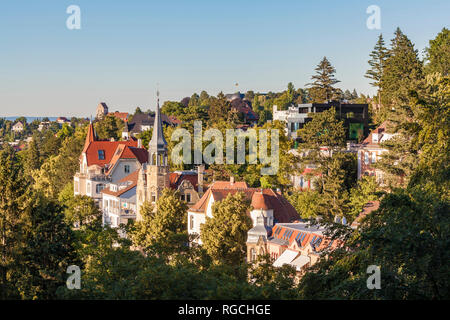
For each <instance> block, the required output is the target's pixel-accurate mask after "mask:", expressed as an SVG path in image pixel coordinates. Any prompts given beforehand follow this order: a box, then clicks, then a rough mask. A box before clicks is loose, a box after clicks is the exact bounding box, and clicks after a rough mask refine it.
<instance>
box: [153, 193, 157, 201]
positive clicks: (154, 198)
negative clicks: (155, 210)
mask: <svg viewBox="0 0 450 320" xmlns="http://www.w3.org/2000/svg"><path fill="white" fill-rule="evenodd" d="M152 202H156V193H154V192H152Z"/></svg>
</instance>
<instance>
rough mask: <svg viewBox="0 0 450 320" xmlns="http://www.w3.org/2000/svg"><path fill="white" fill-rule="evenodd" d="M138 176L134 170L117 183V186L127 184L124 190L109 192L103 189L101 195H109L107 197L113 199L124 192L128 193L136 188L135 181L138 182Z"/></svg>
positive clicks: (137, 171) (137, 172)
mask: <svg viewBox="0 0 450 320" xmlns="http://www.w3.org/2000/svg"><path fill="white" fill-rule="evenodd" d="M138 175H139V170H136V171H135V172H133V173H131V174H129V175H128V176H126V177H125V178H123V179H121V180H119V181H118V182H117V184H119V185H120V184H125V183H127V184H128V185H127V186H126V187H125V188H122V189H119V190H118V191H111V190H110V189H109V188H108V189H103V190H102V193H105V194H109V195H112V196H115V197H120V196H121V195H122V194H124V193H125V192H127V191H130V190H131V189H133V188H136V186H137V181H138Z"/></svg>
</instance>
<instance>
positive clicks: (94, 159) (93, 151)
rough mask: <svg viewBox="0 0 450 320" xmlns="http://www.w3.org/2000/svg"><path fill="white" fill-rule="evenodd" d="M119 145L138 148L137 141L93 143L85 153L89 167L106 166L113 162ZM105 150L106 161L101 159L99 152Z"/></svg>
mask: <svg viewBox="0 0 450 320" xmlns="http://www.w3.org/2000/svg"><path fill="white" fill-rule="evenodd" d="M119 145H126V146H130V147H137V141H134V140H127V141H93V142H91V143H90V144H89V145H88V146H87V147H85V150H83V151H84V153H86V158H87V165H88V166H91V165H93V164H97V165H99V166H104V165H105V164H108V163H110V162H111V160H112V158H113V156H114V154H115V151H116V150H117V147H118V146H119ZM100 150H103V152H104V155H105V156H104V159H99V156H98V152H99V151H100Z"/></svg>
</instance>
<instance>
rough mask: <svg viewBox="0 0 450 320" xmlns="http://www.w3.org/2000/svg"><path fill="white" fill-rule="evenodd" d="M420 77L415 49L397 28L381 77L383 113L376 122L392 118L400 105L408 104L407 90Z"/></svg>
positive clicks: (416, 83)
mask: <svg viewBox="0 0 450 320" xmlns="http://www.w3.org/2000/svg"><path fill="white" fill-rule="evenodd" d="M421 78H422V63H421V61H420V60H419V57H418V54H417V50H415V49H414V45H413V44H412V42H411V41H410V40H409V39H408V37H407V36H406V35H404V34H403V33H402V31H401V30H400V29H399V28H397V30H396V31H395V37H394V39H392V43H391V48H390V50H389V57H388V58H387V59H386V63H385V66H384V70H383V74H382V77H381V82H380V84H381V88H382V90H383V97H382V98H383V99H384V100H385V103H384V102H383V109H384V110H383V111H384V113H383V115H382V117H381V118H380V119H379V121H378V122H380V123H381V122H383V121H384V120H385V119H387V118H390V119H392V118H393V117H395V115H394V114H395V113H398V112H397V111H398V109H399V108H400V107H402V106H405V105H407V104H408V95H409V91H410V90H414V89H416V88H417V86H418V84H419V81H420V79H421ZM391 111H394V112H391ZM388 114H390V115H389V116H388ZM400 116H406V114H403V115H400Z"/></svg>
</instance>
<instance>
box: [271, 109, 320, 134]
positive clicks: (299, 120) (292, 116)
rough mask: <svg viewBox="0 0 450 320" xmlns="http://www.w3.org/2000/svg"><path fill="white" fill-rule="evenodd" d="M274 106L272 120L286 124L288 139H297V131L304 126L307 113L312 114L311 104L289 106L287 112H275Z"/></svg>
mask: <svg viewBox="0 0 450 320" xmlns="http://www.w3.org/2000/svg"><path fill="white" fill-rule="evenodd" d="M277 109H278V107H277V106H276V105H274V106H273V120H279V121H284V122H286V134H287V135H288V137H291V138H294V139H295V138H297V130H298V129H300V128H302V127H303V125H304V124H305V119H306V118H308V113H310V112H314V110H313V109H314V107H313V105H312V104H311V103H308V104H299V105H298V106H290V107H289V108H288V110H277Z"/></svg>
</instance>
